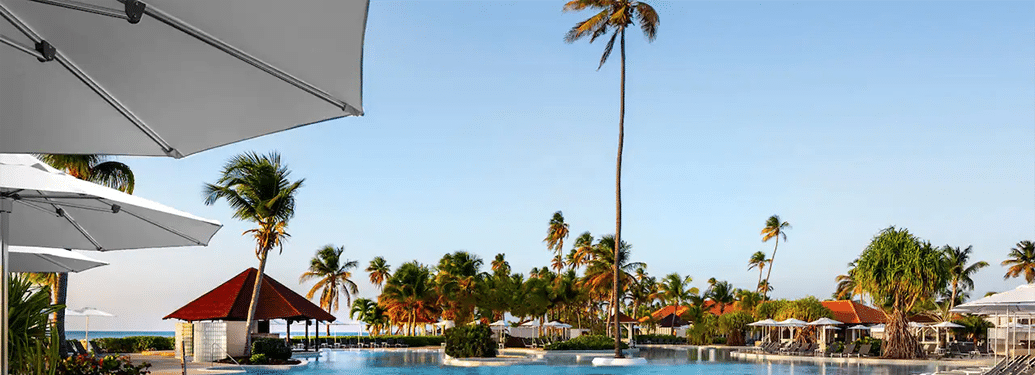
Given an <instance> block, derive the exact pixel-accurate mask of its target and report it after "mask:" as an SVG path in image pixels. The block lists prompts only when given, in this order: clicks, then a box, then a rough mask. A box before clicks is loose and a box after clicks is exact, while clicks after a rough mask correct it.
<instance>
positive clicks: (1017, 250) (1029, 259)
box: [1002, 241, 1035, 284]
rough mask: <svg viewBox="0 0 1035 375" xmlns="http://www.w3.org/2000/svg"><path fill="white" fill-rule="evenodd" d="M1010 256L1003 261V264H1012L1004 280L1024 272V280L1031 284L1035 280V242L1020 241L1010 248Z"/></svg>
mask: <svg viewBox="0 0 1035 375" xmlns="http://www.w3.org/2000/svg"><path fill="white" fill-rule="evenodd" d="M1007 256H1008V257H1009V258H1007V259H1006V260H1004V261H1003V263H1002V265H1003V266H1004V267H1005V266H1010V268H1008V269H1007V270H1006V275H1004V276H1003V280H1006V279H1009V278H1011V277H1018V276H1020V275H1021V273H1024V280H1026V281H1027V282H1028V284H1031V283H1032V281H1035V243H1032V242H1031V241H1021V242H1018V243H1017V245H1016V246H1014V248H1012V249H1010V254H1009V255H1007Z"/></svg>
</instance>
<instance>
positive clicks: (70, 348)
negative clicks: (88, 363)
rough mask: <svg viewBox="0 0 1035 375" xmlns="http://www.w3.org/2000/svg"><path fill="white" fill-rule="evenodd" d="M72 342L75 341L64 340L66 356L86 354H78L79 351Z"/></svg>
mask: <svg viewBox="0 0 1035 375" xmlns="http://www.w3.org/2000/svg"><path fill="white" fill-rule="evenodd" d="M72 341H75V340H65V347H66V348H67V352H66V354H67V355H68V356H76V355H80V354H86V352H82V353H80V352H79V349H77V348H76V347H75V344H72Z"/></svg>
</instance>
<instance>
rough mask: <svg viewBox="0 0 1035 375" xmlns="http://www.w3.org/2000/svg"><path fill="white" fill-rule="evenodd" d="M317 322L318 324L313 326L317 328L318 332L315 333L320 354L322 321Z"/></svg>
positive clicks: (317, 349)
mask: <svg viewBox="0 0 1035 375" xmlns="http://www.w3.org/2000/svg"><path fill="white" fill-rule="evenodd" d="M315 322H316V324H313V326H315V327H316V330H315V331H314V332H315V333H316V351H317V352H319V351H320V321H319V320H316V321H315Z"/></svg>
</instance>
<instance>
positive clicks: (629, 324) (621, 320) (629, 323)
mask: <svg viewBox="0 0 1035 375" xmlns="http://www.w3.org/2000/svg"><path fill="white" fill-rule="evenodd" d="M614 319H615V318H614V315H611V316H610V317H608V319H607V322H608V323H607V332H608V333H611V330H612V329H613V328H614V327H613V324H614V321H615V320H614ZM638 323H640V321H639V320H636V319H633V318H632V317H630V316H628V315H625V314H622V313H618V324H620V325H623V326H625V327H626V329H628V330H629V346H634V344H635V343H634V342H633V330H634V329H635V328H636V325H637V324H638ZM615 334H616V335H620V334H621V332H616V333H615Z"/></svg>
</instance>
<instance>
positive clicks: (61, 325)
mask: <svg viewBox="0 0 1035 375" xmlns="http://www.w3.org/2000/svg"><path fill="white" fill-rule="evenodd" d="M37 157H38V158H39V159H40V161H42V162H44V163H47V164H49V165H50V166H51V167H54V168H57V169H59V170H62V171H64V172H65V173H68V174H69V175H70V176H72V177H75V178H78V179H80V180H85V181H90V182H93V183H95V184H99V185H103V186H107V187H110V188H112V189H115V190H118V191H121V192H123V193H126V194H133V189H134V188H135V187H136V178H135V177H134V175H133V170H131V169H130V168H129V166H128V165H126V164H123V163H121V162H117V161H113V160H109V159H108V157H106V156H103V155H59V154H44V155H37ZM52 275H54V276H50V277H47V279H50V280H47V281H46V285H50V290H51V291H52V292H53V299H52V300H53V302H54V304H57V305H65V303H66V302H67V300H68V273H67V272H61V273H57V274H52ZM54 323H55V324H56V325H57V331H58V340H59V342H61V343H62V346H64V345H65V344H64V343H65V309H60V310H58V311H55V312H54ZM62 352H65V350H64V349H63V348H62Z"/></svg>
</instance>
